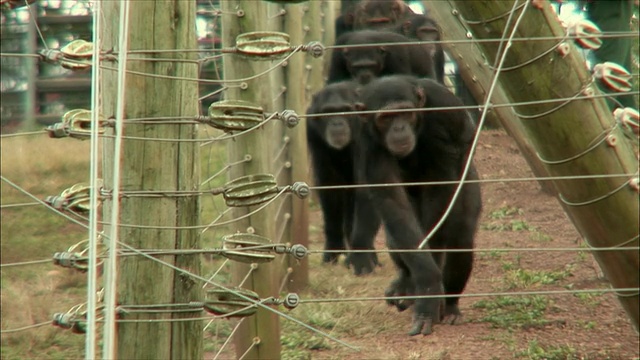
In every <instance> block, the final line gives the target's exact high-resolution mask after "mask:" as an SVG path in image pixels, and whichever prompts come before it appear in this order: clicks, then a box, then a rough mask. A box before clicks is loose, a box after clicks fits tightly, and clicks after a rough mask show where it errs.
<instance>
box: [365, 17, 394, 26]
mask: <svg viewBox="0 0 640 360" xmlns="http://www.w3.org/2000/svg"><path fill="white" fill-rule="evenodd" d="M390 22H391V19H389V18H387V17H380V18H371V19H369V20H367V23H369V24H370V25H384V24H388V23H390Z"/></svg>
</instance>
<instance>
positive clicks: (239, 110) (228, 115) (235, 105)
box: [200, 100, 265, 132]
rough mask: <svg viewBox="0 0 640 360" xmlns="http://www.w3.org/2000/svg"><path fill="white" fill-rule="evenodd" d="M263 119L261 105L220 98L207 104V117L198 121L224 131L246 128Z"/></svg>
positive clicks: (256, 124) (255, 124) (259, 122)
mask: <svg viewBox="0 0 640 360" xmlns="http://www.w3.org/2000/svg"><path fill="white" fill-rule="evenodd" d="M264 120H265V116H264V111H263V110H262V107H260V106H257V105H254V104H253V103H250V102H248V101H242V100H222V101H217V102H214V103H213V104H211V105H210V106H209V117H208V118H205V119H202V120H200V121H202V122H204V123H205V124H207V125H209V126H211V127H214V128H216V129H220V130H224V131H227V132H228V131H236V130H240V131H242V130H248V129H251V128H253V127H255V126H258V125H260V124H261V123H262V122H263V121H264Z"/></svg>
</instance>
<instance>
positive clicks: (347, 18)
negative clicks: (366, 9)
mask: <svg viewBox="0 0 640 360" xmlns="http://www.w3.org/2000/svg"><path fill="white" fill-rule="evenodd" d="M343 16H344V24H345V25H348V26H353V22H354V20H355V16H354V15H353V13H346V14H344V15H343Z"/></svg>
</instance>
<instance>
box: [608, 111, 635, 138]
mask: <svg viewBox="0 0 640 360" xmlns="http://www.w3.org/2000/svg"><path fill="white" fill-rule="evenodd" d="M613 117H614V118H615V119H616V121H617V122H618V123H620V124H621V125H622V127H623V128H624V129H626V130H628V131H630V132H632V133H633V134H635V136H636V137H638V136H639V134H640V129H639V126H640V125H639V123H640V113H639V112H638V110H636V109H634V108H630V107H626V108H624V109H621V108H617V109H615V110H614V111H613Z"/></svg>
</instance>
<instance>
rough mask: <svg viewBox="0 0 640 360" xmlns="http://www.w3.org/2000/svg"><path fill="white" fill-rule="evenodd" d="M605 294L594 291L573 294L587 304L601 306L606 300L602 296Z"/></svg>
mask: <svg viewBox="0 0 640 360" xmlns="http://www.w3.org/2000/svg"><path fill="white" fill-rule="evenodd" d="M603 294H604V293H603V292H594V293H586V292H583V293H575V294H573V296H575V297H577V298H578V299H580V301H582V302H583V303H584V304H585V305H587V306H599V305H600V304H601V303H602V301H603V300H604V299H603V298H602V295H603Z"/></svg>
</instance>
